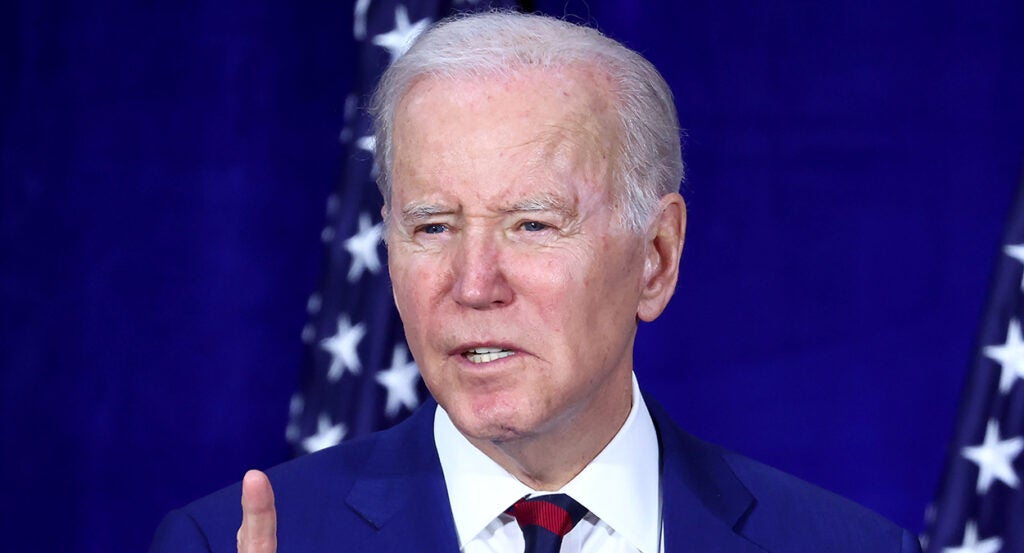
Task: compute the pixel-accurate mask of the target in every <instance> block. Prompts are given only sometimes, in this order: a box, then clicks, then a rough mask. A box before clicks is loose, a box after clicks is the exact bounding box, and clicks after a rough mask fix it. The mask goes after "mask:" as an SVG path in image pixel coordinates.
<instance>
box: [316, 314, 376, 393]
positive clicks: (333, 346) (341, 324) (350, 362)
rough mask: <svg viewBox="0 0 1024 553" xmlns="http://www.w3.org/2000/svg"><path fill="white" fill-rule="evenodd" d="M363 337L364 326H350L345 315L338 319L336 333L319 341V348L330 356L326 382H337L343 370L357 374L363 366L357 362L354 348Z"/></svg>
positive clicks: (364, 333)
mask: <svg viewBox="0 0 1024 553" xmlns="http://www.w3.org/2000/svg"><path fill="white" fill-rule="evenodd" d="M365 335H366V325H364V324H363V323H359V324H357V325H356V326H352V323H351V322H349V320H348V316H347V315H341V316H340V317H338V333H337V334H335V335H334V336H331V337H330V338H324V339H323V340H320V347H321V348H322V349H323V350H324V351H326V352H327V353H330V354H331V368H330V369H328V370H327V379H328V380H330V381H331V382H337V381H338V379H339V378H341V377H342V375H344V374H345V369H348V370H350V371H352V374H359V370H360V369H362V368H363V366H362V364H361V363H360V362H359V354H358V353H356V347H358V346H359V341H360V340H362V339H363V336H365Z"/></svg>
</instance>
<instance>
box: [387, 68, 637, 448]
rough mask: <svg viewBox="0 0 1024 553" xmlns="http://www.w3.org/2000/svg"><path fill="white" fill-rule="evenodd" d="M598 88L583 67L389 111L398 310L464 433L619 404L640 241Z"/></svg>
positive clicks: (499, 432)
mask: <svg viewBox="0 0 1024 553" xmlns="http://www.w3.org/2000/svg"><path fill="white" fill-rule="evenodd" d="M606 89H607V84H606V83H605V82H604V77H603V76H602V75H601V74H599V73H595V72H593V71H590V70H588V69H586V68H582V67H577V68H566V69H562V70H558V71H551V70H548V71H543V70H525V71H523V72H520V73H518V74H517V75H515V76H513V77H505V78H497V77H495V78H485V79H457V80H444V79H439V78H433V77H430V78H426V79H423V80H420V81H418V82H417V83H416V84H415V85H414V86H413V87H412V89H411V90H410V91H409V93H408V94H407V95H406V96H405V98H404V99H403V101H402V103H401V104H400V105H399V108H398V111H397V115H396V118H395V126H394V137H395V143H394V158H393V159H394V168H393V179H392V181H393V189H392V190H393V191H392V197H391V199H390V200H391V201H390V207H391V211H392V214H391V217H392V219H391V224H390V226H389V230H388V235H387V237H388V263H389V268H390V272H391V278H392V282H393V286H394V294H395V303H396V304H397V306H398V310H399V312H400V313H401V316H402V321H403V322H404V324H405V331H406V336H407V339H408V342H409V346H410V348H411V350H412V353H413V356H414V357H415V358H416V361H417V363H418V364H419V367H420V370H421V372H422V374H423V378H424V381H425V382H426V384H427V387H428V388H429V389H430V391H431V393H432V394H433V395H434V397H435V398H436V399H437V401H438V402H439V403H440V404H441V405H442V406H443V407H444V408H445V410H447V411H448V413H449V414H450V416H451V418H452V420H453V422H454V423H455V425H456V426H457V427H458V428H459V430H460V431H461V432H462V433H463V434H465V435H467V436H468V437H470V438H471V439H473V438H475V439H478V440H487V441H491V442H502V441H505V440H515V439H520V438H530V437H538V436H543V435H545V434H547V433H554V435H557V434H558V431H560V430H565V429H567V428H575V429H576V430H577V431H586V426H587V425H588V424H601V423H602V421H606V420H609V419H615V418H618V421H619V422H621V420H622V418H624V417H625V413H627V412H628V410H629V405H630V394H631V384H630V379H631V370H632V358H631V356H632V349H633V339H634V335H635V333H636V317H637V309H638V303H639V302H640V301H641V293H642V289H643V282H642V281H643V279H644V276H643V273H644V260H645V243H644V240H643V239H641V237H639V236H637V235H636V234H635V233H633V232H631V231H629V230H627V229H626V228H625V226H624V225H623V224H622V223H621V222H620V219H619V209H621V200H620V194H618V193H617V191H616V185H615V183H614V182H613V165H614V163H615V159H616V155H617V154H616V152H617V151H618V143H617V140H618V136H619V135H620V131H619V124H618V122H617V119H616V116H615V114H614V113H613V111H612V110H613V107H612V105H611V103H610V100H609V98H608V97H607V95H606V93H605V92H604V90H606ZM613 431H614V429H613Z"/></svg>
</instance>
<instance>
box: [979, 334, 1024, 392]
mask: <svg viewBox="0 0 1024 553" xmlns="http://www.w3.org/2000/svg"><path fill="white" fill-rule="evenodd" d="M984 351H985V357H988V358H989V359H992V360H993V361H996V362H997V363H999V364H1000V365H1001V366H1002V372H1000V373H999V392H1000V393H1004V394H1005V393H1006V392H1007V391H1009V389H1010V387H1012V386H1013V383H1014V381H1015V380H1016V379H1018V378H1020V379H1024V338H1022V337H1021V332H1020V320H1019V319H1011V320H1010V325H1009V326H1008V327H1007V328H1006V342H1005V343H1004V344H1003V345H1001V346H985V350H984Z"/></svg>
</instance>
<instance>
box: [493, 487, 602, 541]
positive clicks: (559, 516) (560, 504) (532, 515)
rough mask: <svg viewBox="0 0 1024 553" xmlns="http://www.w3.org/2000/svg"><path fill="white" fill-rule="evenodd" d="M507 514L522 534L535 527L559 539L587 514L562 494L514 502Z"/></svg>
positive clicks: (580, 506) (581, 507) (584, 509)
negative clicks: (514, 521) (514, 520)
mask: <svg viewBox="0 0 1024 553" xmlns="http://www.w3.org/2000/svg"><path fill="white" fill-rule="evenodd" d="M509 514H511V515H512V516H514V517H516V522H518V523H519V527H520V528H522V529H523V531H524V532H526V531H527V530H528V527H530V526H537V527H540V528H543V529H544V530H547V531H548V532H551V533H552V534H554V535H555V536H557V537H558V538H559V541H561V538H562V537H563V536H565V535H566V534H568V533H569V531H570V530H572V529H573V527H574V526H576V523H578V522H579V521H580V520H582V519H583V517H584V516H585V515H586V514H587V508H586V507H584V506H583V505H580V504H579V503H577V502H576V500H574V499H573V498H571V497H569V496H567V495H565V494H564V493H556V494H550V495H542V496H538V497H533V498H530V499H527V498H525V497H524V498H523V499H520V500H519V501H516V502H515V504H513V505H512V507H510V508H509Z"/></svg>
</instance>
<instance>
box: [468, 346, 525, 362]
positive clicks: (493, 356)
mask: <svg viewBox="0 0 1024 553" xmlns="http://www.w3.org/2000/svg"><path fill="white" fill-rule="evenodd" d="M515 354H516V352H514V351H512V350H509V349H505V348H498V347H475V348H469V349H467V350H466V351H464V352H462V356H463V357H464V358H466V360H467V361H469V362H470V363H475V364H480V363H490V362H492V361H497V360H498V359H504V358H506V357H511V356H513V355H515Z"/></svg>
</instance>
